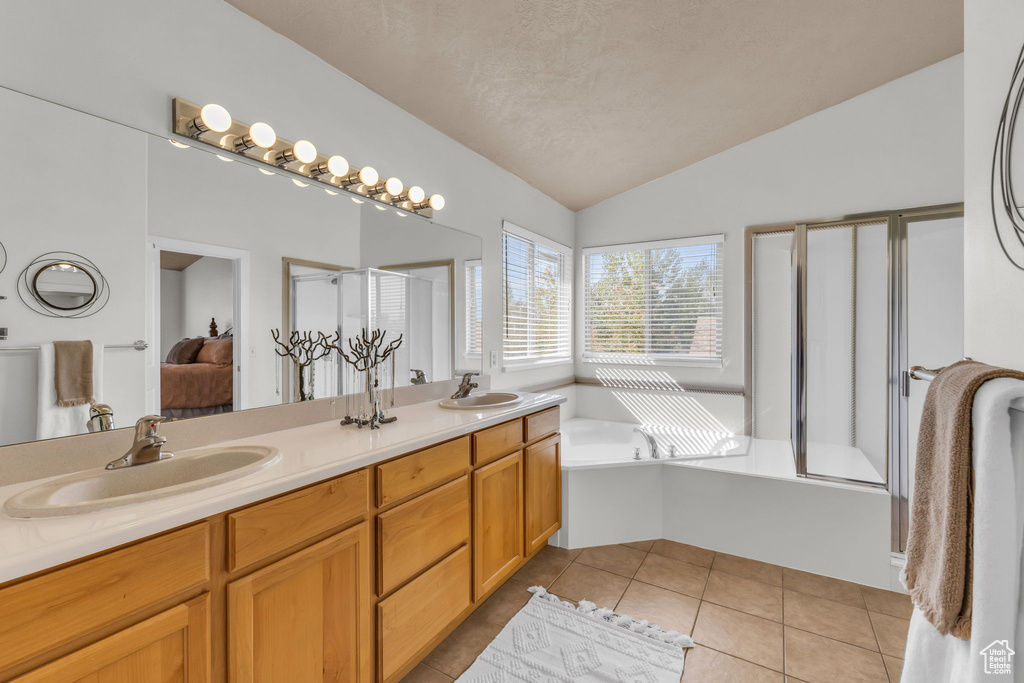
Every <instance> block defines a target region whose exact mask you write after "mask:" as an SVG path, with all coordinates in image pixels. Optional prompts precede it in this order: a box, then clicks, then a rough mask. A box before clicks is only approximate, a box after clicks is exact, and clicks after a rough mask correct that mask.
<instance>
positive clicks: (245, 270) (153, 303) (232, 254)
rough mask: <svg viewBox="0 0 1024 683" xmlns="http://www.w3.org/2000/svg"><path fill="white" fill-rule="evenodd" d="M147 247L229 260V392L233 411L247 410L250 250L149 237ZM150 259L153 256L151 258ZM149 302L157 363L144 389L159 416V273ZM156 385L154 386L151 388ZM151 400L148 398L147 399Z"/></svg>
mask: <svg viewBox="0 0 1024 683" xmlns="http://www.w3.org/2000/svg"><path fill="white" fill-rule="evenodd" d="M147 240H148V245H147V246H148V248H149V249H150V250H155V251H156V252H157V253H159V252H161V251H176V252H180V253H183V254H194V255H196V256H211V257H213V258H222V259H228V260H229V261H231V262H232V264H233V267H232V280H233V282H232V285H233V287H234V289H235V296H234V297H233V299H234V320H233V321H232V322H233V325H232V336H233V337H234V343H233V344H232V345H231V347H232V351H233V353H234V358H233V359H232V362H233V364H234V367H235V386H234V390H233V391H232V392H231V393H232V396H233V397H234V399H233V404H232V410H234V411H236V412H237V411H239V410H245V409H246V408H248V407H249V363H248V362H246V358H247V356H248V354H247V351H248V349H249V283H250V281H251V280H250V277H249V270H250V266H249V258H250V255H249V251H248V250H246V249H235V248H233V247H222V246H219V245H216V244H204V243H202V242H190V241H188V240H179V239H173V238H170V237H157V236H153V235H150V236H149V237H148V238H147ZM151 258H153V257H151ZM155 258H156V259H157V265H158V266H159V256H156V257H155ZM148 289H149V290H150V291H149V295H150V299H149V301H148V302H147V306H146V316H147V322H146V329H147V330H152V331H153V333H154V335H155V336H154V337H153V339H154V340H156V343H155V344H150V348H153V347H154V346H155V347H157V350H156V351H155V354H156V355H155V358H156V361H157V362H156V363H154V364H153V367H155V371H154V370H152V368H151V369H150V371H149V372H147V373H146V379H147V386H146V396H147V398H149V400H151V401H155V402H156V405H155V406H149V408H155V410H154V411H153V412H154V414H159V413H160V405H159V397H160V370H159V368H160V364H159V362H158V361H159V353H160V352H159V346H160V343H159V340H160V334H159V330H160V274H159V272H157V273H156V274H155V283H154V284H153V285H152V286H151V287H150V288H148ZM154 382H155V386H150V385H151V384H153V383H154ZM150 397H151V398H150Z"/></svg>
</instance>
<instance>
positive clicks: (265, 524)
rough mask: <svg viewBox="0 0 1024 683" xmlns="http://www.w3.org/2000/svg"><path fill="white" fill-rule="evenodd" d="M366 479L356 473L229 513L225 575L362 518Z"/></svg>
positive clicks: (364, 475) (365, 504)
mask: <svg viewBox="0 0 1024 683" xmlns="http://www.w3.org/2000/svg"><path fill="white" fill-rule="evenodd" d="M367 479H368V477H367V475H366V470H359V471H358V472H353V473H352V474H346V475H345V476H344V477H339V478H337V479H332V480H330V481H325V482H324V483H322V484H317V485H316V486H310V487H309V488H306V489H302V490H301V491H296V492H295V493H289V494H287V495H284V496H281V497H280V498H275V499H274V500H271V501H268V502H266V503H260V504H258V505H254V506H252V507H250V508H246V509H244V510H239V511H238V512H232V513H231V514H229V515H228V564H229V565H230V568H231V571H234V570H236V569H239V568H241V567H246V566H248V565H250V564H252V563H253V562H258V561H259V560H262V559H264V558H267V557H270V556H271V555H273V554H274V553H278V552H281V551H282V550H287V549H288V548H290V547H292V546H294V545H298V544H299V543H302V542H303V541H306V540H309V539H311V538H313V537H315V536H317V535H318V534H321V533H323V532H325V531H330V530H331V529H334V528H335V527H339V526H341V525H342V524H344V523H345V522H350V521H352V520H354V519H357V518H359V517H361V516H362V515H365V514H366V511H367V509H368V502H369V501H368V500H367V498H368V491H367Z"/></svg>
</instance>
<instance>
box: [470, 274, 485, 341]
mask: <svg viewBox="0 0 1024 683" xmlns="http://www.w3.org/2000/svg"><path fill="white" fill-rule="evenodd" d="M482 275H483V262H482V261H481V260H480V259H473V260H469V261H466V356H467V357H469V358H479V357H480V354H481V353H482V350H483V333H484V330H483V328H484V315H483V301H484V289H483V283H482V282H481V280H480V278H481V276H482Z"/></svg>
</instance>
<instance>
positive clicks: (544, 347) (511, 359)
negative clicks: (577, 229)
mask: <svg viewBox="0 0 1024 683" xmlns="http://www.w3.org/2000/svg"><path fill="white" fill-rule="evenodd" d="M502 251H503V258H502V268H503V277H504V285H505V291H504V308H505V338H504V353H503V357H504V361H505V364H506V365H515V364H517V363H521V364H526V363H535V362H543V361H556V360H570V359H571V358H572V249H570V248H569V247H566V246H563V245H561V244H558V243H556V242H552V241H550V240H548V239H546V238H544V237H541V236H540V235H535V234H533V233H531V232H529V231H527V230H523V229H522V228H519V227H517V226H514V225H512V224H511V223H508V222H506V223H505V227H504V231H503V236H502Z"/></svg>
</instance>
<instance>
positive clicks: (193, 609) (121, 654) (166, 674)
mask: <svg viewBox="0 0 1024 683" xmlns="http://www.w3.org/2000/svg"><path fill="white" fill-rule="evenodd" d="M209 609H210V596H209V594H205V593H204V594H203V595H201V596H199V597H197V598H195V599H193V600H191V601H189V602H187V603H184V604H181V605H177V606H175V607H172V608H171V609H168V610H166V611H164V612H160V613H159V614H157V615H156V616H153V617H150V618H149V619H146V620H145V621H142V622H139V623H138V624H135V625H134V626H129V627H128V628H126V629H124V630H121V631H118V632H117V633H115V634H113V635H110V636H107V637H106V638H103V639H102V640H99V641H97V642H95V643H93V644H92V645H89V646H87V647H84V648H82V649H80V650H76V651H75V652H72V653H71V654H69V655H65V656H64V657H61V658H59V659H57V660H54V661H52V662H50V663H49V664H46V665H44V666H41V667H39V668H38V669H34V670H33V671H31V672H29V673H27V674H25V675H24V676H20V677H18V678H16V679H14V680H15V683H73V682H74V683H78V682H81V683H178V682H179V681H180V682H181V683H207V682H208V681H209V680H210V615H209Z"/></svg>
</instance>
